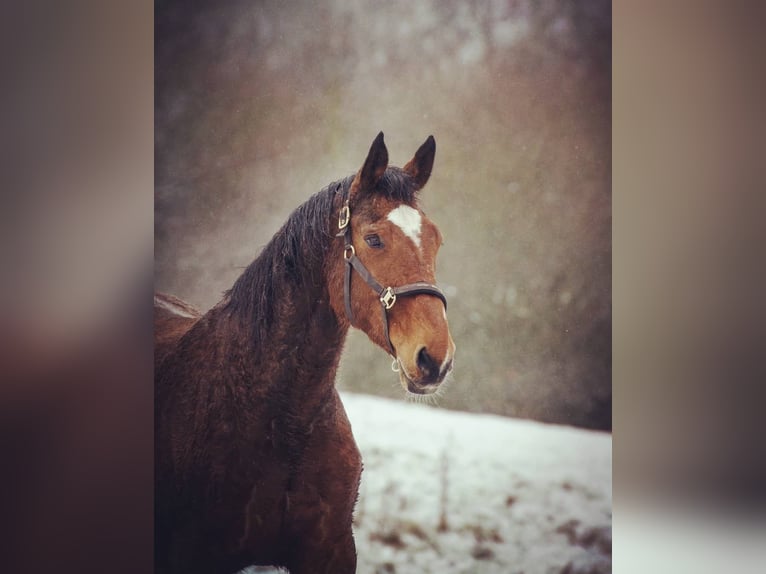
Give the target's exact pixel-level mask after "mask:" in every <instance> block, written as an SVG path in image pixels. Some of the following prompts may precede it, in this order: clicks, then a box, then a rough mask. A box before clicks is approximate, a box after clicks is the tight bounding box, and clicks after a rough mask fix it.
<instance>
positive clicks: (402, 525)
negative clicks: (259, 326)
mask: <svg viewBox="0 0 766 574" xmlns="http://www.w3.org/2000/svg"><path fill="white" fill-rule="evenodd" d="M341 396H342V399H343V404H344V405H345V407H346V412H347V413H348V416H349V419H350V420H351V425H352V427H353V431H354V437H355V438H356V442H357V444H358V445H359V449H360V450H361V452H362V457H363V459H364V472H363V473H362V484H361V487H360V490H359V502H358V503H357V507H356V514H355V519H354V534H355V538H356V548H357V554H358V556H359V557H358V567H357V572H359V574H393V573H398V574H410V573H412V574H421V573H423V574H427V573H437V572H438V573H449V574H451V573H466V574H468V573H470V574H489V573H498V574H500V573H502V574H521V573H523V574H575V573H581V574H585V573H588V574H603V573H607V572H611V571H612V534H611V523H612V474H611V468H612V438H611V435H609V434H607V433H602V432H593V431H586V430H581V429H575V428H571V427H564V426H556V425H548V424H543V423H538V422H533V421H527V420H519V419H510V418H504V417H498V416H494V415H477V414H470V413H460V412H454V411H447V410H442V409H436V408H432V407H429V406H426V405H421V404H414V403H403V402H401V401H393V400H390V399H383V398H378V397H371V396H367V395H358V394H352V393H342V394H341ZM245 572H248V573H254V572H276V571H275V570H273V569H258V570H256V569H249V570H246V571H245Z"/></svg>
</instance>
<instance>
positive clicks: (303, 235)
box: [225, 176, 353, 344]
mask: <svg viewBox="0 0 766 574" xmlns="http://www.w3.org/2000/svg"><path fill="white" fill-rule="evenodd" d="M352 180H353V176H349V177H347V178H345V179H342V180H339V181H336V182H334V183H331V184H330V185H328V186H327V187H325V188H323V189H322V190H321V191H319V192H317V193H315V194H314V195H313V196H311V197H310V198H309V199H308V200H307V201H306V202H305V203H303V204H302V205H300V206H299V207H298V208H297V209H296V210H295V211H293V212H292V213H291V214H290V216H289V217H288V219H287V221H286V222H285V224H284V225H283V226H282V227H281V229H280V230H279V231H277V232H276V233H275V234H274V237H272V239H271V241H269V243H268V244H267V245H266V246H265V247H264V248H263V250H262V251H261V253H260V255H258V257H257V258H256V259H255V261H253V262H252V263H251V264H250V265H249V266H248V267H247V269H245V271H244V272H243V273H242V275H240V276H239V278H238V279H237V280H236V282H235V283H234V285H233V286H232V288H231V289H229V290H228V291H227V292H226V293H225V301H226V302H225V309H227V310H229V311H231V312H232V313H236V314H238V315H239V316H240V317H242V318H243V319H244V320H245V321H248V322H251V324H252V332H253V336H254V337H255V343H256V344H258V343H259V342H260V341H263V340H264V338H265V337H266V336H267V333H268V331H269V329H270V328H271V326H272V324H273V321H274V301H276V300H278V299H279V297H280V296H282V295H284V290H285V289H286V288H288V287H290V286H293V287H296V288H299V289H301V290H306V291H307V292H308V291H309V290H310V289H311V288H312V287H318V286H319V285H320V283H321V277H320V271H321V266H322V263H323V262H324V259H325V254H326V252H327V249H328V248H329V246H330V243H331V241H330V240H331V239H332V237H333V235H334V234H333V233H332V231H331V227H330V223H331V221H332V218H333V212H334V211H335V210H336V209H337V206H335V196H336V190H337V189H339V188H338V185H340V186H341V187H340V189H342V190H347V189H348V187H349V186H350V185H351V181H352Z"/></svg>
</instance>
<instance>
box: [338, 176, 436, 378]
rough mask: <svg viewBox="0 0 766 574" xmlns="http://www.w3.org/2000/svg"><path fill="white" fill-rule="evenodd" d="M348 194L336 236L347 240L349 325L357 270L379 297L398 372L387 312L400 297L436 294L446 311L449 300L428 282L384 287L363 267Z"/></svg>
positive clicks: (345, 291) (345, 286)
mask: <svg viewBox="0 0 766 574" xmlns="http://www.w3.org/2000/svg"><path fill="white" fill-rule="evenodd" d="M340 190H341V184H339V186H338V188H337V189H336V190H335V193H336V194H337V193H338V192H339V191H340ZM348 202H349V198H348V191H347V190H346V191H344V198H343V206H342V207H341V209H340V213H339V215H338V229H339V231H338V233H337V235H336V237H343V238H344V242H345V243H344V246H343V259H344V261H345V262H346V273H345V279H344V281H343V302H344V304H345V306H346V317H347V318H348V320H349V322H350V323H351V324H352V325H353V324H354V314H353V312H352V310H351V270H352V269H354V270H355V271H356V272H357V273H358V274H359V275H360V276H361V277H362V279H364V282H365V283H367V285H369V286H370V287H371V288H372V290H373V291H375V293H377V295H378V300H379V301H380V305H381V309H382V311H383V326H384V328H385V331H386V343H387V344H388V351H389V353H390V355H391V357H393V359H394V362H393V364H392V365H391V368H392V369H393V370H394V371H398V370H399V369H398V368H397V359H396V350H395V349H394V345H393V344H392V343H391V337H390V335H389V333H388V311H389V309H391V308H392V307H393V306H394V304H395V303H396V300H397V297H405V296H412V295H433V296H434V297H438V298H439V299H441V301H442V303H444V308H445V309H446V308H447V298H446V297H445V296H444V293H442V291H441V289H439V288H438V287H437V286H436V285H432V284H431V283H426V282H425V281H417V282H415V283H408V284H407V285H401V286H399V287H383V286H382V285H381V284H380V283H378V282H377V281H376V280H375V277H373V275H372V273H370V271H369V270H368V269H367V268H366V267H365V266H364V264H363V263H362V261H361V260H360V259H359V258H358V257H357V256H356V251H355V250H354V245H353V243H352V240H351V210H350V209H349V205H348Z"/></svg>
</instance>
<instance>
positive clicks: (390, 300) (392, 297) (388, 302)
mask: <svg viewBox="0 0 766 574" xmlns="http://www.w3.org/2000/svg"><path fill="white" fill-rule="evenodd" d="M380 302H381V303H383V307H385V308H386V310H388V309H390V308H391V307H393V306H394V303H396V293H394V290H393V289H392V288H391V287H386V289H385V290H384V291H383V293H382V294H381V296H380Z"/></svg>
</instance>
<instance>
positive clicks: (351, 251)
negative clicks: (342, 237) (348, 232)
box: [343, 244, 356, 261]
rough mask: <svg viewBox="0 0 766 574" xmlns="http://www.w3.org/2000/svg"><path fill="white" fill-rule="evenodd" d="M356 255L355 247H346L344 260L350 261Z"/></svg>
mask: <svg viewBox="0 0 766 574" xmlns="http://www.w3.org/2000/svg"><path fill="white" fill-rule="evenodd" d="M354 255H356V251H355V250H354V246H353V245H351V244H348V245H346V247H345V248H344V249H343V259H345V260H346V261H349V260H350V259H351V258H352V257H353V256H354Z"/></svg>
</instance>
